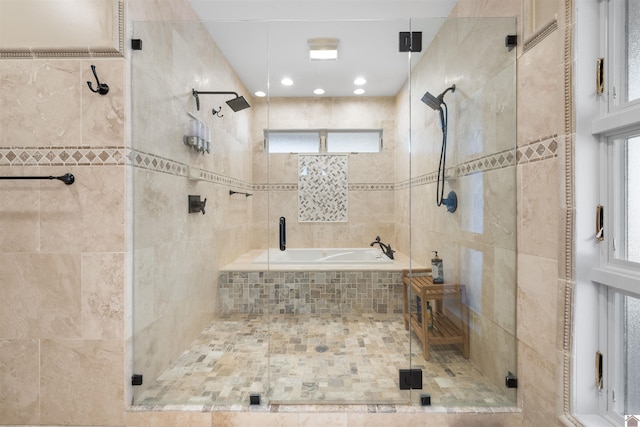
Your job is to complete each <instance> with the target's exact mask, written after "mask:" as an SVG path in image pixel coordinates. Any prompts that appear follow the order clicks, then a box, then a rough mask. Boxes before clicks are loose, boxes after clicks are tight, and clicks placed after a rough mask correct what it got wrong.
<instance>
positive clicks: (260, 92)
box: [254, 90, 267, 98]
mask: <svg viewBox="0 0 640 427" xmlns="http://www.w3.org/2000/svg"><path fill="white" fill-rule="evenodd" d="M254 95H255V96H257V97H259V98H263V97H265V96H267V94H266V93H264V92H263V91H261V90H259V91H257V92H256V93H254Z"/></svg>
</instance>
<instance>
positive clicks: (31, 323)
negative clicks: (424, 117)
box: [0, 0, 574, 427]
mask: <svg viewBox="0 0 640 427" xmlns="http://www.w3.org/2000/svg"><path fill="white" fill-rule="evenodd" d="M527 3H528V1H527V2H525V4H527ZM557 6H558V25H557V26H556V27H555V29H552V30H550V31H548V32H547V33H546V34H545V35H544V37H543V38H541V39H540V40H538V41H537V42H536V43H535V44H532V45H531V46H530V47H529V48H528V49H526V50H523V49H522V43H519V47H518V51H517V55H518V62H519V64H518V94H517V97H518V98H517V99H518V104H517V111H518V119H517V123H518V137H517V141H518V146H519V149H518V153H519V155H522V156H527V160H522V159H523V157H519V158H520V160H518V166H517V170H518V180H517V187H516V191H517V195H518V203H517V206H518V210H517V218H518V222H517V226H518V236H519V237H518V248H517V250H518V312H517V313H518V322H517V331H518V333H517V336H518V371H517V373H518V376H519V389H518V404H519V405H520V407H521V408H522V411H523V413H522V414H476V413H471V414H449V413H448V414H432V413H430V414H424V413H418V414H415V413H414V414H409V413H364V412H358V411H350V410H349V408H345V407H332V408H326V409H325V412H322V413H317V412H309V411H306V410H305V409H304V408H292V410H291V412H288V413H268V414H267V413H247V412H228V411H220V412H214V413H188V412H175V411H167V412H154V413H149V412H126V413H123V408H124V407H126V405H127V404H128V399H125V398H124V395H125V392H123V390H129V389H130V386H129V384H128V379H129V378H128V376H127V375H125V373H124V371H125V368H124V367H123V364H124V362H123V360H124V358H125V351H124V341H123V337H122V334H123V332H122V331H123V328H122V322H123V321H122V317H124V316H125V310H124V308H123V307H124V303H123V300H124V294H125V291H124V290H123V288H124V286H125V285H124V282H125V280H124V277H123V276H124V273H123V272H124V264H125V263H126V260H125V258H126V254H125V253H124V250H125V248H124V242H125V232H124V225H123V224H124V200H125V195H124V188H125V178H124V175H125V172H124V162H123V161H117V162H114V163H110V162H107V163H106V164H105V163H100V162H98V160H97V159H99V156H98V157H93V155H92V154H89V151H91V150H94V149H99V150H100V152H102V151H104V150H107V151H108V150H111V149H113V148H114V147H115V148H119V147H124V142H123V141H124V137H123V133H124V128H125V126H124V123H123V122H124V116H125V113H124V108H123V105H124V104H125V102H124V97H123V95H122V94H123V92H125V91H126V85H125V84H124V78H123V77H122V76H123V74H124V73H123V67H124V63H123V61H122V60H121V59H112V60H83V59H68V60H64V61H59V60H55V59H54V60H19V61H16V60H3V61H0V83H1V84H0V103H1V106H2V108H1V109H0V111H1V112H0V146H1V147H2V149H3V150H4V149H7V148H11V149H13V148H17V150H16V152H20V153H22V152H23V151H25V149H26V150H27V151H28V153H32V152H33V151H29V150H32V149H33V148H34V147H43V148H44V149H45V151H46V152H47V153H48V152H49V151H52V152H53V153H62V152H63V151H67V148H68V152H69V153H71V152H73V153H75V152H76V151H78V152H79V153H80V157H86V155H88V156H89V157H91V158H92V159H93V160H94V161H95V162H96V163H91V164H78V163H76V160H75V158H74V157H73V156H71V157H69V158H67V159H66V160H65V163H64V165H61V164H57V162H56V163H55V164H53V163H52V164H49V163H46V162H47V161H46V160H44V159H45V158H46V155H45V156H44V157H40V155H36V157H38V158H39V160H38V161H37V162H35V163H29V164H21V163H20V161H21V160H17V159H20V157H19V156H16V157H13V155H10V154H9V150H7V151H3V152H2V155H3V157H2V158H1V159H0V162H4V163H1V164H0V171H1V173H2V175H13V174H15V175H18V174H32V173H33V172H37V173H38V174H40V173H42V174H45V175H49V174H51V175H60V174H63V173H66V172H71V173H73V174H74V175H75V176H76V178H77V181H76V183H75V184H73V185H72V186H65V185H63V184H62V183H60V182H57V181H55V182H51V181H42V182H2V183H0V184H1V185H0V189H1V190H0V197H1V198H2V200H4V202H3V203H2V204H1V206H2V208H1V212H2V216H3V220H2V222H1V223H0V227H2V233H0V236H1V237H0V239H1V240H0V242H1V248H2V249H1V250H2V258H1V260H0V265H1V266H0V272H1V273H2V274H0V290H1V292H2V298H0V319H1V321H0V328H1V336H0V364H1V365H2V367H3V369H2V371H0V390H2V397H3V398H2V399H0V419H1V420H2V422H3V423H9V424H17V425H22V424H25V425H33V424H46V425H56V424H58V425H63V424H75V425H125V424H126V425H129V426H154V427H160V426H175V425H191V426H204V427H209V426H211V425H225V424H228V425H234V424H235V425H249V424H251V423H254V422H257V421H256V420H260V422H263V423H269V422H270V423H273V424H274V425H279V426H298V425H318V424H321V425H335V426H347V425H349V426H357V425H375V424H376V423H381V424H384V425H388V424H397V425H415V424H416V423H419V422H423V421H424V420H425V419H428V420H429V422H430V423H434V424H437V425H460V424H463V423H464V424H468V425H478V426H514V425H525V426H539V425H548V426H559V425H560V422H559V421H558V414H560V413H562V412H563V411H566V405H567V402H568V396H569V393H568V391H567V390H568V384H569V381H570V376H569V374H568V373H567V372H566V366H567V364H568V362H567V360H570V352H571V346H570V341H569V340H568V339H567V338H566V333H567V331H569V332H570V330H571V328H570V326H571V325H570V320H567V319H570V316H568V317H567V313H568V312H570V303H571V301H572V296H571V285H572V282H571V265H570V261H567V260H570V258H571V255H572V254H571V249H570V247H571V234H570V230H571V227H570V219H571V215H572V205H571V199H570V197H571V192H570V191H569V190H566V189H567V188H569V189H570V188H571V187H570V175H571V159H572V157H571V143H572V142H571V138H572V129H573V128H572V126H573V124H572V121H571V120H572V115H571V100H572V95H571V86H572V85H571V72H570V71H567V70H570V66H571V55H569V56H567V52H569V53H571V49H572V35H571V28H572V25H573V24H574V23H573V21H572V17H571V13H570V11H571V7H572V6H573V2H572V1H571V0H566V1H560V0H558V1H557ZM128 7H129V10H130V11H133V12H134V14H133V15H130V18H131V17H132V16H136V15H135V14H136V13H137V18H138V19H140V18H143V17H144V18H148V19H176V18H177V17H180V18H184V17H187V18H188V16H185V15H186V14H188V13H192V12H191V11H190V9H189V8H188V7H187V5H186V3H184V2H183V1H177V0H176V1H171V2H168V1H167V2H158V1H151V0H149V1H146V0H145V1H143V0H136V1H133V0H132V1H129V2H128ZM522 7H523V2H522V1H520V0H460V1H459V3H458V6H457V7H456V9H455V10H454V15H458V16H521V14H522ZM191 18H193V17H192V16H191ZM518 35H519V36H520V37H521V40H522V37H523V36H524V35H523V34H521V32H520V31H518ZM91 64H96V65H97V66H98V70H99V71H101V74H100V76H101V78H102V79H104V80H105V81H106V82H108V83H109V85H110V88H111V91H112V92H110V96H108V97H99V96H97V95H94V94H90V93H89V92H88V89H87V88H86V86H85V82H86V81H87V80H91V79H92V77H93V76H92V75H91V74H90V68H89V66H90V65H91ZM102 72H104V74H103V73H102ZM103 75H104V76H105V77H102V76H103ZM399 102H401V101H399ZM398 127H399V128H402V126H401V125H400V124H399V126H398ZM400 133H402V132H400ZM556 135H557V136H556ZM555 144H558V145H557V146H556V148H555V149H553V148H552V147H553V146H555ZM65 147H67V148H65ZM529 148H531V150H529ZM543 148H544V149H543ZM547 149H551V152H554V153H555V154H554V155H551V154H548V155H546V154H544V153H545V152H546V151H545V150H547ZM540 152H542V153H543V154H540ZM5 154H6V155H7V157H4V156H5ZM14 154H15V152H14ZM56 155H57V154H56ZM29 156H30V154H27V157H29ZM529 156H534V157H535V156H540V157H539V158H537V161H532V160H534V159H533V158H531V157H529ZM10 157H13V159H10ZM65 157H66V156H65ZM71 159H73V160H71ZM283 161H288V160H284V159H283ZM43 162H44V163H43ZM213 173H215V170H214V171H213ZM211 176H215V175H211ZM567 176H569V178H567ZM214 179H215V178H214ZM222 179H226V178H222ZM567 181H569V183H567ZM255 182H257V183H265V182H268V181H267V180H266V179H261V180H260V179H259V180H257V181H255ZM281 182H283V183H287V182H295V181H291V180H284V181H281ZM382 182H388V183H392V182H393V179H385V180H383V181H382ZM405 191H406V190H405ZM397 193H398V194H399V193H400V192H397ZM386 196H388V194H385V198H384V199H387V198H388V197H386ZM397 200H398V203H402V202H401V200H407V198H406V197H405V196H401V197H398V198H397ZM254 203H255V202H254ZM383 206H384V205H383ZM243 209H244V207H239V208H238V210H240V211H242V210H243ZM392 221H393V219H389V222H392ZM400 221H401V222H400V223H401V224H405V223H406V218H401V219H400ZM263 226H264V225H263V224H262V223H261V222H260V223H259V224H258V225H257V227H258V228H259V227H263ZM403 234H404V231H402V230H400V231H399V232H398V236H399V237H398V240H399V241H401V240H404V239H405V236H403ZM229 236H232V234H228V235H226V237H229ZM445 262H446V260H445ZM567 272H568V273H567ZM129 311H130V310H127V313H129ZM87 378H90V379H91V381H90V382H88V381H87ZM7 390H9V391H10V394H9V396H10V398H9V399H6V398H5V397H6V396H7V394H6V391H7Z"/></svg>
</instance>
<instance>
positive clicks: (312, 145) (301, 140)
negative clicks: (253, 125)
mask: <svg viewBox="0 0 640 427" xmlns="http://www.w3.org/2000/svg"><path fill="white" fill-rule="evenodd" d="M265 140H266V141H267V146H268V151H269V153H319V152H320V131H286V130H283V131H265Z"/></svg>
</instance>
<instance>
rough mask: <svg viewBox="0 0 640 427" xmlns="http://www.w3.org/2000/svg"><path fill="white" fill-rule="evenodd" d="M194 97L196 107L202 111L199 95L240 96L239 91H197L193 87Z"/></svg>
mask: <svg viewBox="0 0 640 427" xmlns="http://www.w3.org/2000/svg"><path fill="white" fill-rule="evenodd" d="M191 90H192V94H193V96H194V98H195V99H196V109H197V110H198V111H200V98H199V97H198V95H234V96H235V97H236V98H239V97H240V95H238V93H237V92H211V91H197V90H195V89H191Z"/></svg>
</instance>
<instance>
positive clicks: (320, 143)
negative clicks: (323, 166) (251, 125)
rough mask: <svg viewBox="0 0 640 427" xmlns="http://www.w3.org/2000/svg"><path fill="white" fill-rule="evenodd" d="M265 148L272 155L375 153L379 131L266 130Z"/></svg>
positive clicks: (380, 149) (378, 143) (378, 147)
mask: <svg viewBox="0 0 640 427" xmlns="http://www.w3.org/2000/svg"><path fill="white" fill-rule="evenodd" d="M264 135H265V149H266V150H267V151H268V152H269V153H272V154H276V153H379V152H381V151H382V129H347V130H333V129H320V130H268V129H266V130H265V131H264Z"/></svg>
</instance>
